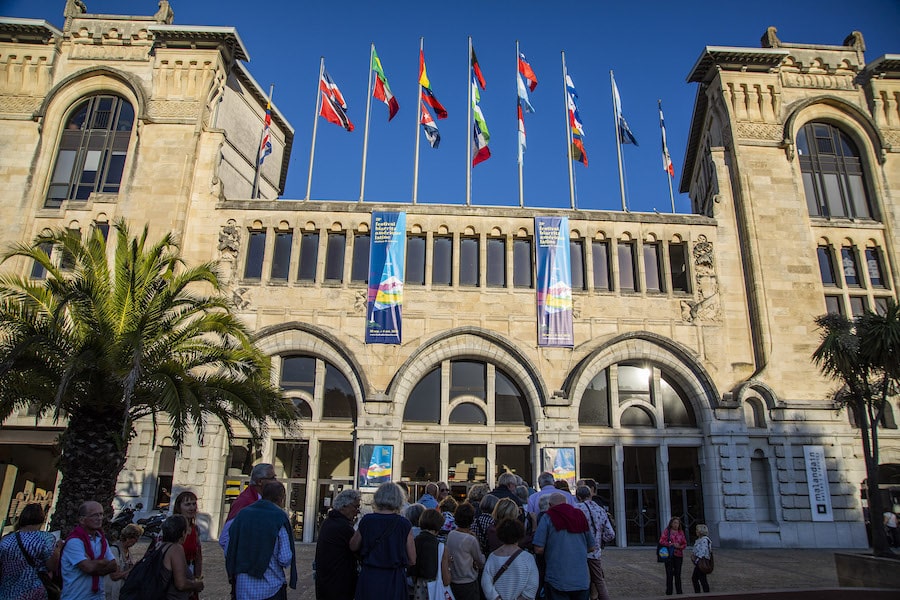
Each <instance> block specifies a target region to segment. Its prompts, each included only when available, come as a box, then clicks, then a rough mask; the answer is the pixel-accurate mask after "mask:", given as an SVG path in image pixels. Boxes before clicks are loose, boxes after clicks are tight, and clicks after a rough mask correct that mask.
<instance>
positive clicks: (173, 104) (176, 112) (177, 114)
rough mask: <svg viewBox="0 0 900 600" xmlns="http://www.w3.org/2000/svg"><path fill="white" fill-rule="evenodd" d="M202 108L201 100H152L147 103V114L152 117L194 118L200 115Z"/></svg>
mask: <svg viewBox="0 0 900 600" xmlns="http://www.w3.org/2000/svg"><path fill="white" fill-rule="evenodd" d="M201 108H203V107H202V105H201V104H200V103H199V102H178V101H175V100H151V101H150V102H148V103H147V116H149V117H150V118H151V119H192V118H197V117H199V116H200V109H201Z"/></svg>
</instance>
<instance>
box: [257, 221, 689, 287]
mask: <svg viewBox="0 0 900 600" xmlns="http://www.w3.org/2000/svg"><path fill="white" fill-rule="evenodd" d="M266 236H267V230H266V229H251V230H249V241H248V245H247V260H246V262H245V264H244V279H245V280H249V281H253V280H261V279H262V278H263V268H264V264H265V256H266ZM322 241H323V236H322V235H321V234H320V233H319V232H318V231H304V232H302V233H301V234H300V243H299V258H298V259H297V262H296V266H295V267H294V268H295V271H294V272H295V275H294V277H293V278H292V277H291V264H292V263H291V255H292V252H293V249H294V233H293V231H292V230H287V231H281V230H275V240H274V243H273V249H272V261H271V267H270V270H269V274H268V281H270V282H277V281H282V282H287V281H289V280H291V279H293V280H294V281H301V282H310V283H312V282H315V281H324V282H327V283H342V282H343V281H344V278H345V277H346V276H348V275H349V278H350V281H351V282H353V283H367V282H368V270H369V241H370V237H369V234H368V233H357V234H355V235H353V236H352V248H351V249H350V253H351V260H350V271H349V273H345V271H344V268H345V264H344V263H345V256H346V254H347V243H348V240H347V234H346V233H345V232H343V231H340V232H327V234H326V235H325V236H324V251H325V260H324V273H322V274H321V278H319V273H318V268H319V262H320V261H319V253H320V252H321V251H322V250H323V248H322ZM427 242H428V238H427V237H426V236H424V235H411V236H409V237H408V238H407V240H406V278H405V283H406V284H407V285H425V284H426V282H427V281H428V280H429V275H430V282H431V285H436V286H452V285H458V286H460V287H481V286H482V285H484V286H486V287H489V288H490V287H496V288H505V287H508V283H509V281H510V279H511V281H512V287H514V288H533V287H534V279H535V277H534V248H533V240H532V239H531V238H513V239H512V266H513V269H512V273H511V277H510V274H509V273H508V271H507V238H504V237H487V238H486V239H485V245H486V248H485V255H484V263H483V264H484V265H485V273H484V278H483V279H482V274H481V265H482V262H481V258H482V256H481V245H482V242H481V238H479V237H466V236H460V237H459V240H458V245H457V246H456V247H454V237H453V236H452V235H446V236H445V235H435V236H433V237H432V243H431V247H430V249H429V248H428V243H427ZM454 251H456V252H458V253H459V261H458V268H457V269H456V270H454V267H453V263H454V261H453V255H454ZM569 251H570V255H571V271H572V272H571V275H572V289H574V290H588V289H589V285H588V282H589V278H590V277H591V276H592V277H593V288H592V289H594V290H597V291H613V290H618V291H621V292H640V291H645V292H647V293H665V292H668V291H672V292H675V293H690V285H689V282H690V280H689V277H688V258H687V257H688V254H687V244H685V243H684V242H669V243H668V244H663V243H662V242H642V243H641V244H640V245H638V244H637V242H635V241H632V240H619V241H618V242H616V243H615V244H611V242H610V241H609V240H591V241H590V244H589V249H588V247H586V240H583V239H573V240H570V241H569ZM613 260H615V261H616V266H617V269H613V263H612V261H613ZM639 263H640V264H639ZM429 266H430V269H431V272H430V274H429V273H428V267H429ZM640 266H643V269H640V268H639V267H640ZM454 271H455V272H454ZM616 273H617V274H618V284H617V285H616V284H615V283H614V275H615V274H616ZM642 275H643V277H642ZM454 276H455V277H456V279H455V280H454Z"/></svg>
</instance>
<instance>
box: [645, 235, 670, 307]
mask: <svg viewBox="0 0 900 600" xmlns="http://www.w3.org/2000/svg"><path fill="white" fill-rule="evenodd" d="M643 250H644V281H645V284H646V285H645V289H646V290H647V291H648V292H650V293H656V294H658V293H660V292H663V291H665V290H664V289H663V287H662V276H661V274H660V267H661V265H662V260H661V257H660V245H659V243H658V242H656V243H652V244H648V243H645V244H644V245H643Z"/></svg>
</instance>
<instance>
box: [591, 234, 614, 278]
mask: <svg viewBox="0 0 900 600" xmlns="http://www.w3.org/2000/svg"><path fill="white" fill-rule="evenodd" d="M591 254H592V259H593V260H592V261H591V262H592V264H593V266H594V289H595V290H601V291H609V290H610V289H612V288H611V287H610V285H609V242H606V241H596V240H595V241H594V242H592V243H591Z"/></svg>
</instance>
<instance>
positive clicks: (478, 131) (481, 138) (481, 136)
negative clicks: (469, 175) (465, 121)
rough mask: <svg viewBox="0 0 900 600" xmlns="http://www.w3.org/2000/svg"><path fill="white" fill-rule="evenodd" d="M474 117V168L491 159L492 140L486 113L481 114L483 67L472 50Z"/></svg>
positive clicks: (483, 86)
mask: <svg viewBox="0 0 900 600" xmlns="http://www.w3.org/2000/svg"><path fill="white" fill-rule="evenodd" d="M471 66H472V115H473V116H474V118H475V122H474V123H473V127H472V135H473V139H474V143H475V154H474V155H473V156H472V166H473V167H474V166H475V165H477V164H478V163H480V162H483V161H486V160H487V159H489V158H490V157H491V149H490V148H488V143H489V142H490V140H491V133H490V131H488V126H487V122H485V120H484V113H482V112H481V106H480V105H479V104H478V103H479V102H480V101H481V93H480V92H479V91H478V86H479V85H480V86H481V89H484V88H485V82H484V75H482V73H481V67H479V66H478V59H477V58H475V49H474V48H473V49H472V65H471Z"/></svg>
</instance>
